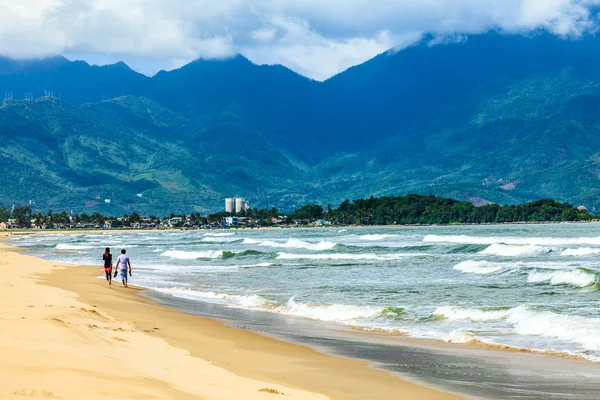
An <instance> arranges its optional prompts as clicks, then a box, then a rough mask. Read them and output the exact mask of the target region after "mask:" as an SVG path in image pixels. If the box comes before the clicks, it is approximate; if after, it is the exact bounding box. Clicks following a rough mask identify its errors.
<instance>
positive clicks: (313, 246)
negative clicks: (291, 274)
mask: <svg viewBox="0 0 600 400" xmlns="http://www.w3.org/2000/svg"><path fill="white" fill-rule="evenodd" d="M242 244H255V245H258V246H265V247H276V248H286V249H305V250H313V251H326V250H331V249H333V248H334V247H335V246H336V245H337V243H333V242H324V241H323V242H318V243H312V242H306V241H304V240H299V239H289V240H287V241H285V242H276V241H273V240H264V241H257V240H254V239H245V240H244V241H243V242H242Z"/></svg>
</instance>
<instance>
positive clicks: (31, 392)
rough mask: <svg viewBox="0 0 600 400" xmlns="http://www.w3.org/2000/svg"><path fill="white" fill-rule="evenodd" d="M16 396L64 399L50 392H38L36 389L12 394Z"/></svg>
mask: <svg viewBox="0 0 600 400" xmlns="http://www.w3.org/2000/svg"><path fill="white" fill-rule="evenodd" d="M12 394H14V395H16V396H27V397H40V398H43V399H62V397H59V396H57V395H55V394H54V393H52V392H49V391H48V390H36V389H23V390H19V391H16V392H12Z"/></svg>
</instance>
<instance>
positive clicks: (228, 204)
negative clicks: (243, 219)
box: [225, 198, 235, 213]
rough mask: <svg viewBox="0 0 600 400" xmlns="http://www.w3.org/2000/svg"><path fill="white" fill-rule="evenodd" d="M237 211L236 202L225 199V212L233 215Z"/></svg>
mask: <svg viewBox="0 0 600 400" xmlns="http://www.w3.org/2000/svg"><path fill="white" fill-rule="evenodd" d="M234 210H235V200H234V199H232V198H228V199H225V212H228V213H233V211H234Z"/></svg>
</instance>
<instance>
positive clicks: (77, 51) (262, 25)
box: [0, 0, 600, 80]
mask: <svg viewBox="0 0 600 400" xmlns="http://www.w3.org/2000/svg"><path fill="white" fill-rule="evenodd" d="M598 6H600V0H369V1H367V0H0V54H1V55H4V56H9V57H13V58H38V57H44V56H49V55H57V54H62V55H65V56H66V57H67V58H70V59H83V60H85V61H87V62H89V63H91V64H100V65H102V64H108V63H114V62H117V61H125V62H126V63H127V64H129V65H130V66H131V67H132V68H134V69H135V70H138V71H139V72H142V73H144V74H147V75H153V74H154V73H156V72H158V71H159V70H161V69H166V70H169V69H174V68H178V67H180V66H182V65H184V64H186V63H188V62H190V61H193V60H195V59H198V58H202V59H215V58H216V59H223V58H228V57H231V56H233V55H235V54H238V53H241V54H243V55H244V56H246V57H247V58H249V59H250V60H251V61H253V62H255V63H257V64H283V65H285V66H286V67H288V68H290V69H292V70H294V71H296V72H298V73H300V74H303V75H305V76H308V77H310V78H313V79H317V80H324V79H327V78H329V77H331V76H333V75H335V74H336V73H339V72H341V71H343V70H345V69H347V68H349V67H351V66H353V65H356V64H360V63H362V62H364V61H366V60H368V59H370V58H372V57H374V56H376V55H377V54H380V53H382V52H385V51H387V50H389V49H393V50H394V51H399V50H401V49H403V48H405V47H407V46H409V45H411V44H413V43H415V42H416V41H418V40H419V39H420V38H421V37H422V35H424V34H433V35H434V36H436V37H437V38H438V39H439V42H443V41H445V40H446V39H448V38H450V39H452V38H460V37H463V36H464V35H468V34H477V33H484V32H487V31H489V30H496V31H500V32H504V33H507V34H530V33H531V32H536V31H540V30H543V31H548V32H551V33H553V34H556V35H557V36H561V37H565V38H576V37H579V36H581V35H583V34H586V33H589V32H594V31H595V30H596V29H597V27H598V21H599V18H598V14H597V7H598Z"/></svg>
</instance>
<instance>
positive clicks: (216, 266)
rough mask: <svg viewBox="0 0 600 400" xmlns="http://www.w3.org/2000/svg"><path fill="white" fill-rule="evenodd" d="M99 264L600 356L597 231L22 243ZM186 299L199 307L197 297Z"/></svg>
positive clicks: (433, 230)
mask: <svg viewBox="0 0 600 400" xmlns="http://www.w3.org/2000/svg"><path fill="white" fill-rule="evenodd" d="M12 244H14V245H18V246H20V247H23V248H26V249H27V250H28V252H29V253H30V254H32V255H35V256H38V257H41V258H45V259H50V260H55V261H60V262H64V263H72V264H86V265H98V266H99V269H98V271H99V274H98V275H99V276H100V275H102V269H101V265H102V253H103V250H104V247H107V246H108V247H111V250H112V253H113V255H114V259H116V257H117V255H118V254H119V252H120V249H121V248H125V249H127V253H128V255H129V256H130V257H131V262H132V266H133V278H132V283H133V284H136V285H140V286H143V287H146V288H149V289H152V290H153V291H156V293H159V294H160V295H161V296H163V297H165V296H166V297H173V298H179V299H185V300H188V301H192V302H203V303H212V304H219V305H222V306H224V307H226V308H233V309H243V310H253V311H261V312H265V313H270V314H279V315H287V316H295V317H301V318H303V319H305V320H307V321H315V322H317V321H318V322H319V323H325V324H330V325H332V326H334V325H335V326H338V327H340V326H345V327H352V328H353V329H355V330H360V331H362V332H365V333H366V334H369V333H373V334H381V333H391V334H402V335H406V336H408V337H413V338H426V339H435V340H439V341H446V342H454V343H467V342H470V341H473V340H477V341H480V342H484V343H488V344H497V345H506V346H511V347H516V348H524V349H531V350H537V351H542V352H552V353H563V354H566V355H573V356H578V357H581V358H585V359H587V360H589V361H592V362H598V361H600V307H599V306H600V296H599V294H600V292H599V291H598V289H599V277H600V260H599V257H600V225H599V224H550V225H493V226H449V227H383V228H381V227H379V228H348V229H337V228H327V229H259V230H227V231H224V230H223V231H217V230H214V231H143V232H132V233H118V232H114V233H113V232H110V231H103V232H98V233H97V234H96V233H95V234H85V235H84V234H69V235H58V234H49V235H36V236H18V237H15V238H14V240H12ZM188 304H189V302H188Z"/></svg>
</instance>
